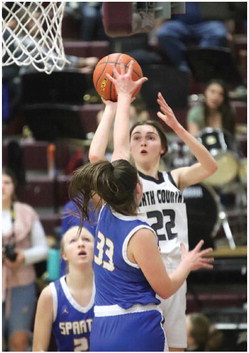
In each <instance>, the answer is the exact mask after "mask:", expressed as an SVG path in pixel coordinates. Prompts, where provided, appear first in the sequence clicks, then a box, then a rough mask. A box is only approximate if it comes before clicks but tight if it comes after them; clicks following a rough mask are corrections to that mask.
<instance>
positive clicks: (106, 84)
mask: <svg viewBox="0 0 249 353" xmlns="http://www.w3.org/2000/svg"><path fill="white" fill-rule="evenodd" d="M131 60H133V61H134V64H133V72H132V79H133V80H134V81H136V80H138V79H140V78H141V77H143V71H142V69H141V67H140V65H139V64H138V62H137V61H136V60H135V59H133V58H132V57H131V56H129V55H126V54H122V53H114V54H109V55H107V56H105V57H104V58H102V59H101V60H100V61H99V62H98V63H97V65H96V66H95V69H94V72H93V84H94V87H95V89H96V91H97V93H98V94H99V95H100V96H101V97H103V98H104V99H106V100H111V101H113V102H116V101H117V93H116V89H115V86H114V84H113V83H112V82H111V81H110V80H109V79H108V78H107V76H106V73H107V72H108V73H109V74H110V75H111V76H114V74H113V65H114V66H115V68H116V69H117V71H118V72H120V63H121V62H122V63H123V64H124V65H125V69H126V70H127V68H128V66H129V63H130V61H131ZM140 89H141V86H140V87H138V88H137V89H136V90H135V91H134V93H133V97H135V96H136V95H137V94H138V92H139V91H140Z"/></svg>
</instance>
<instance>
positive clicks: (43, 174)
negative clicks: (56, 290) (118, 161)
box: [2, 15, 247, 317]
mask: <svg viewBox="0 0 249 353" xmlns="http://www.w3.org/2000/svg"><path fill="white" fill-rule="evenodd" d="M78 28H79V24H78V23H77V22H75V20H72V19H71V18H69V17H68V15H66V16H65V18H64V22H63V37H64V49H65V53H66V54H68V55H75V56H79V57H90V56H96V57H98V58H99V59H100V58H102V57H103V56H105V55H107V54H108V53H109V52H110V51H109V50H110V43H109V42H108V41H92V42H83V41H81V40H80V38H79V34H78ZM231 44H232V48H233V51H234V57H235V58H236V63H237V67H238V70H239V72H240V74H241V77H242V78H243V84H244V85H245V86H246V56H247V52H246V51H247V45H246V44H247V39H246V35H245V34H243V33H239V32H238V33H236V34H235V36H234V39H233V42H232V43H231ZM150 50H151V51H153V50H155V51H157V50H158V48H156V47H155V45H154V44H151V45H150ZM160 67H161V68H162V69H160ZM143 69H144V73H145V74H146V75H147V76H149V77H151V85H153V87H151V89H152V90H154V92H157V91H158V89H159V88H160V87H162V89H165V91H166V92H167V93H166V95H167V94H168V95H169V96H168V99H169V105H171V106H172V108H173V109H174V111H175V114H176V116H177V118H178V119H179V121H180V123H181V124H182V125H183V126H184V127H186V115H187V111H188V109H189V97H190V96H191V95H198V94H200V93H201V92H202V88H203V85H202V82H199V81H198V80H196V79H195V78H193V77H191V78H190V79H187V78H185V77H183V75H182V74H181V73H179V72H176V70H175V69H172V67H170V66H167V65H165V61H163V63H160V64H158V63H157V64H153V63H152V64H151V65H145V66H144V67H143ZM174 70H175V71H174ZM158 72H159V74H158ZM160 72H161V73H162V74H161V75H160ZM174 73H175V76H174ZM65 74H67V73H65ZM44 75H45V74H44ZM80 75H81V76H82V74H80ZM163 75H165V76H166V75H167V79H168V83H167V87H166V83H165V79H164V76H163ZM170 75H171V76H170ZM51 77H53V74H52V75H51ZM187 80H189V81H187ZM82 82H83V81H82ZM64 84H66V83H64ZM78 84H79V85H80V81H79V83H78ZM84 84H85V85H86V86H85V87H84V90H83V92H82V97H81V102H80V101H78V103H77V102H76V103H75V102H73V103H70V102H67V104H66V106H65V104H64V105H63V102H56V101H55V102H53V101H51V100H50V101H47V102H46V101H43V102H35V101H33V102H27V101H26V100H25V101H23V102H21V109H20V110H19V111H18V112H15V116H12V117H11V119H9V121H8V122H6V123H4V124H3V144H2V147H3V149H2V156H3V165H6V164H8V143H9V141H11V140H13V139H14V140H17V141H19V143H20V146H21V148H22V150H23V155H24V165H25V170H26V184H25V185H24V186H22V187H21V188H20V190H19V192H18V198H19V200H20V201H21V202H26V203H28V204H30V205H32V206H33V207H34V208H35V209H36V210H37V211H38V213H39V215H40V218H41V221H42V224H43V226H44V229H45V232H46V234H47V235H48V236H51V235H53V233H54V230H55V228H57V227H59V226H60V222H61V211H62V207H63V205H64V204H65V203H66V202H67V200H68V193H67V188H68V183H69V180H70V174H68V165H69V163H70V161H72V159H73V158H74V156H75V153H77V150H79V149H81V150H82V153H83V155H84V158H83V160H82V162H85V161H87V149H88V146H89V143H90V142H89V140H88V141H87V136H89V135H88V134H89V133H94V131H95V130H96V127H97V118H96V117H97V113H98V112H99V111H100V110H101V109H102V108H103V104H102V103H101V101H100V100H98V99H95V101H96V100H97V102H95V103H90V101H89V100H88V101H87V100H86V99H85V100H84V95H86V94H88V95H89V97H91V96H94V95H95V96H96V94H95V93H94V88H93V84H92V81H91V75H85V77H84ZM179 84H181V94H182V95H183V96H182V97H181V96H179ZM163 85H164V86H165V87H163ZM177 85H178V86H177ZM59 88H61V87H59ZM59 88H58V89H59ZM234 88H235V86H233V85H231V89H232V90H234ZM56 89H57V88H56ZM69 89H70V87H69ZM29 90H30V89H28V91H29ZM39 92H40V91H39V89H38V87H37V95H38V96H39V95H40V93H39ZM172 92H173V94H172V95H171V93H172ZM53 93H54V91H53ZM142 94H144V97H145V101H146V100H147V103H148V109H149V112H150V114H151V117H152V118H155V117H156V111H157V108H156V100H155V97H153V96H151V91H150V90H149V86H148V88H143V89H142ZM95 98H96V97H95ZM152 100H154V103H155V104H153V102H152ZM150 103H151V104H150ZM62 105H63V106H62ZM232 106H233V107H234V109H235V111H236V124H237V125H238V127H239V129H238V130H239V131H240V132H238V133H237V135H236V140H237V141H238V142H239V145H240V147H241V152H242V156H243V157H244V158H246V157H247V134H246V129H247V102H246V100H245V99H244V98H243V99H241V98H240V97H237V98H236V97H235V98H233V99H232ZM62 109H64V110H63V112H62ZM53 119H54V121H53ZM60 119H61V123H60ZM62 122H63V123H62ZM64 123H65V126H62V125H63V124H64ZM39 124H40V125H39ZM56 124H61V131H57V130H56V129H55V126H56ZM72 124H76V126H77V127H76V131H70V129H69V128H68V126H70V125H72ZM26 125H28V126H29V127H30V129H31V130H32V131H33V137H34V139H33V140H30V139H26V140H25V138H24V137H23V136H22V132H23V127H24V126H26ZM62 129H63V130H62ZM166 133H170V129H167V128H166ZM46 137H48V139H46ZM51 143H52V144H54V145H55V146H56V149H55V170H56V174H55V175H54V176H52V177H51V175H50V174H49V162H48V146H49V145H50V144H51ZM235 217H237V215H235ZM230 220H231V222H235V221H234V215H233V214H232V212H231V219H230ZM235 223H236V222H235ZM236 225H237V224H235V226H234V229H236ZM219 235H220V233H219ZM244 235H245V237H246V234H244ZM222 236H223V238H222V239H223V240H224V234H223V235H222ZM235 237H236V236H235ZM238 239H240V238H238ZM240 245H241V246H242V248H240V250H241V252H240V253H236V255H235V256H234V257H231V256H230V255H227V254H223V255H222V256H219V254H218V255H217V258H216V261H217V266H218V269H217V270H214V274H213V276H212V278H211V276H210V277H209V278H208V280H207V281H206V283H205V281H203V280H201V275H196V276H195V275H193V276H191V277H190V280H189V291H188V295H187V300H188V310H189V311H194V310H197V311H198V310H202V309H203V308H205V309H206V311H208V310H209V311H210V312H211V311H212V310H213V309H214V308H215V310H217V311H218V310H219V309H221V308H223V309H224V310H225V309H226V308H228V307H235V308H236V307H237V308H238V307H239V308H243V306H244V305H245V303H246V277H245V275H244V274H243V273H242V268H244V267H245V266H246V253H245V247H246V241H244V243H243V244H239V246H240ZM228 252H229V251H228ZM229 254H230V253H229ZM227 258H229V261H226V259H227ZM224 259H225V260H224ZM227 265H229V266H230V267H229V266H227ZM229 271H231V272H229ZM229 273H232V276H231V277H230V278H229ZM222 276H223V278H224V279H225V282H226V283H230V282H229V281H231V280H232V281H233V280H235V279H236V278H239V279H240V281H239V284H238V282H237V284H236V281H235V285H231V286H230V285H229V286H228V287H227V288H224V283H223V282H222V281H221V283H223V285H221V286H217V285H216V281H217V278H219V279H221V278H222ZM203 277H205V278H206V273H205V275H204V276H203ZM200 282H201V283H200ZM196 283H198V285H200V286H201V289H200V286H199V287H198V293H197V289H196ZM236 286H237V288H236ZM227 315H228V314H227ZM230 317H232V314H230Z"/></svg>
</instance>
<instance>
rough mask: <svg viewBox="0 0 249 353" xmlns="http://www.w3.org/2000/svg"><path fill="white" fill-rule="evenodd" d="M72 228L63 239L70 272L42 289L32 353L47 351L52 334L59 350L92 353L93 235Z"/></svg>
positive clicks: (62, 252)
mask: <svg viewBox="0 0 249 353" xmlns="http://www.w3.org/2000/svg"><path fill="white" fill-rule="evenodd" d="M78 230H79V228H78V227H72V228H70V229H69V230H68V231H67V232H66V233H65V234H64V235H63V237H62V240H61V256H62V258H63V259H64V260H65V261H67V266H68V273H67V274H66V275H65V276H62V277H61V278H59V279H58V280H57V281H55V282H52V283H50V284H49V285H48V286H47V287H46V288H44V289H43V291H42V293H41V295H40V297H39V300H38V305H37V311H36V317H35V326H34V339H33V351H47V350H48V347H49V343H50V338H51V333H53V335H54V337H55V341H56V345H57V349H58V351H75V350H77V351H89V349H90V348H89V336H90V331H91V325H92V319H93V305H94V295H95V287H94V278H93V268H92V260H93V247H94V239H93V236H92V234H91V233H90V232H89V231H88V230H87V229H86V228H82V229H81V231H80V234H79V232H78Z"/></svg>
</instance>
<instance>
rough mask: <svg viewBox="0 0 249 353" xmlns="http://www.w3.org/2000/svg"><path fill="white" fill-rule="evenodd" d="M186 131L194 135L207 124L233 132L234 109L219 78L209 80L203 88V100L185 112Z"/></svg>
mask: <svg viewBox="0 0 249 353" xmlns="http://www.w3.org/2000/svg"><path fill="white" fill-rule="evenodd" d="M187 124H188V131H189V132H190V133H191V134H192V135H194V136H196V135H198V133H199V132H200V131H201V130H202V129H204V128H205V127H207V126H210V127H213V128H218V129H225V130H227V131H229V132H230V133H231V134H232V135H234V133H235V111H234V110H233V108H232V107H231V105H230V100H229V96H228V90H227V87H226V85H225V83H224V82H223V81H221V80H215V79H214V80H211V81H209V82H208V83H207V85H206V88H205V89H204V98H203V101H202V102H200V103H199V104H197V105H195V106H193V107H192V108H190V110H189V111H188V114H187Z"/></svg>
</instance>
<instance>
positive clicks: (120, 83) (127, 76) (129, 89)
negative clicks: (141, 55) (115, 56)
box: [106, 60, 148, 96]
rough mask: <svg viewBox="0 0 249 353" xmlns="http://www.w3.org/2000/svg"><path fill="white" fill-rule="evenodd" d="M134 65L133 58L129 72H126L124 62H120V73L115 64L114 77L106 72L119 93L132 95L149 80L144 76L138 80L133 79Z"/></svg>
mask: <svg viewBox="0 0 249 353" xmlns="http://www.w3.org/2000/svg"><path fill="white" fill-rule="evenodd" d="M133 65H134V61H133V60H132V61H131V62H130V63H129V67H128V70H127V72H125V65H124V64H123V63H120V73H119V72H118V71H117V69H116V67H115V66H114V65H113V73H114V77H112V76H111V75H109V74H108V73H106V76H107V78H108V79H109V80H110V81H111V82H112V83H113V84H114V85H115V88H116V91H117V95H120V94H127V95H130V96H132V94H133V92H134V91H135V90H136V89H137V88H138V87H139V86H141V85H142V84H143V83H144V82H146V81H147V80H148V78H147V77H142V78H140V79H139V80H137V81H133V80H132V71H133Z"/></svg>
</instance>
